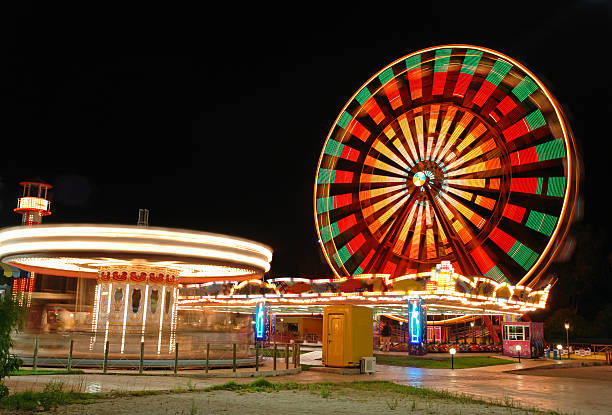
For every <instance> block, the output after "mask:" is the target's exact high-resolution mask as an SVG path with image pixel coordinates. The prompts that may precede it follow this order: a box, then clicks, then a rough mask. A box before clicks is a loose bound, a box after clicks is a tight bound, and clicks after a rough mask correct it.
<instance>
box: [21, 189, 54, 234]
mask: <svg viewBox="0 0 612 415" xmlns="http://www.w3.org/2000/svg"><path fill="white" fill-rule="evenodd" d="M19 185H21V186H23V193H22V195H21V197H20V198H19V199H17V207H16V208H15V212H17V213H21V215H22V220H21V224H22V225H25V226H32V225H40V224H41V223H42V217H43V216H47V215H50V214H51V202H49V200H48V199H47V190H48V189H51V187H52V186H51V185H50V184H47V183H42V182H21V183H19Z"/></svg>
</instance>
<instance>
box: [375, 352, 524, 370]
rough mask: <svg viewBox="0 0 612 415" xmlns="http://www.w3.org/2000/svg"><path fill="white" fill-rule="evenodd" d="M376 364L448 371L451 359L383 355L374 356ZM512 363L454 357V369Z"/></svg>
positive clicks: (469, 357)
mask: <svg viewBox="0 0 612 415" xmlns="http://www.w3.org/2000/svg"><path fill="white" fill-rule="evenodd" d="M374 356H376V363H377V364H379V365H388V366H404V367H422V368H427V369H450V368H451V359H450V357H449V358H448V359H443V360H440V359H427V358H424V359H414V358H411V357H404V356H389V355H383V354H375V355H374ZM510 363H513V362H511V361H509V360H505V359H498V358H496V357H486V356H482V357H480V356H465V357H455V363H454V366H455V369H468V368H471V367H482V366H494V365H507V364H510Z"/></svg>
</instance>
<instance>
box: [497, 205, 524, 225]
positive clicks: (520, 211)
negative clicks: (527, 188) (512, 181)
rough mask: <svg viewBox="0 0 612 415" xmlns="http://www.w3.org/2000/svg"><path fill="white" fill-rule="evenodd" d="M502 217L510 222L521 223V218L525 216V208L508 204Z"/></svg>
mask: <svg viewBox="0 0 612 415" xmlns="http://www.w3.org/2000/svg"><path fill="white" fill-rule="evenodd" d="M502 215H503V216H504V217H506V218H508V219H510V220H513V221H515V222H518V223H521V221H522V220H523V216H525V208H524V207H521V206H516V205H512V204H510V203H508V204H507V205H506V207H505V208H504V213H502Z"/></svg>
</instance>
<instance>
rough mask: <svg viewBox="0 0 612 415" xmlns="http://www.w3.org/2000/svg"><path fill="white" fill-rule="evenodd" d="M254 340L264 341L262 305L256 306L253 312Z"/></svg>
mask: <svg viewBox="0 0 612 415" xmlns="http://www.w3.org/2000/svg"><path fill="white" fill-rule="evenodd" d="M255 339H257V340H263V339H264V305H263V303H259V304H257V309H256V310H255Z"/></svg>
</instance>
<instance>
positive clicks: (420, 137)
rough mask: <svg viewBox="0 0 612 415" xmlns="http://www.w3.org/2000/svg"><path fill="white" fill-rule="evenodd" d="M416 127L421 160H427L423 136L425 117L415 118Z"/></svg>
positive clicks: (418, 116)
mask: <svg viewBox="0 0 612 415" xmlns="http://www.w3.org/2000/svg"><path fill="white" fill-rule="evenodd" d="M414 126H415V129H416V134H417V143H418V144H419V158H418V160H423V159H424V158H425V136H424V134H423V116H422V115H417V116H416V117H414Z"/></svg>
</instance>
